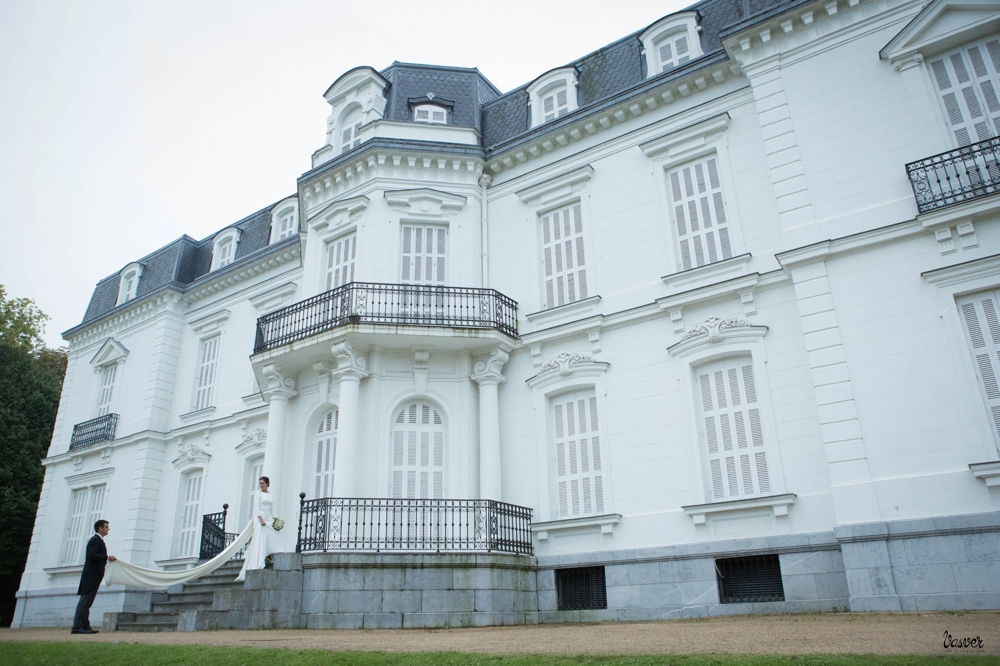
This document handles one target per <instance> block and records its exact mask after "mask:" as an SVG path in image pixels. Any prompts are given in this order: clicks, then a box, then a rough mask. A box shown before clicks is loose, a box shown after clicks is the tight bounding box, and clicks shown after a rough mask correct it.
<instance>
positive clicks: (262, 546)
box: [236, 476, 279, 581]
mask: <svg viewBox="0 0 1000 666" xmlns="http://www.w3.org/2000/svg"><path fill="white" fill-rule="evenodd" d="M257 485H258V486H259V487H260V492H258V493H256V494H255V495H254V500H253V516H254V517H253V520H256V521H258V522H259V524H258V525H254V531H253V536H252V537H251V538H250V544H249V545H248V546H247V550H246V555H244V557H243V568H242V569H241V570H240V575H239V576H237V577H236V580H238V581H241V580H244V579H245V578H246V574H247V571H250V570H251V569H263V568H264V560H265V559H267V556H268V555H271V554H272V553H275V552H277V550H278V547H279V546H278V543H279V540H278V533H277V531H275V529H274V527H273V525H272V523H274V515H273V513H272V512H273V510H274V497H272V496H271V493H270V492H269V491H268V487H269V486H270V485H271V480H270V479H268V478H267V477H266V476H262V477H260V480H259V481H258V482H257Z"/></svg>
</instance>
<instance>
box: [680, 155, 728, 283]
mask: <svg viewBox="0 0 1000 666" xmlns="http://www.w3.org/2000/svg"><path fill="white" fill-rule="evenodd" d="M667 182H668V188H667V189H668V190H669V192H670V200H671V204H672V207H673V214H674V224H676V225H677V242H678V245H679V247H680V253H681V266H682V267H683V270H687V269H689V268H694V267H696V266H704V265H705V264H711V263H713V262H716V261H719V260H720V259H728V258H730V257H731V256H733V248H732V243H731V242H730V239H729V222H728V220H727V218H726V203H725V199H724V197H723V195H722V183H721V181H720V180H719V166H718V163H717V161H716V158H715V157H714V156H713V157H707V158H704V159H700V160H697V161H695V162H690V163H688V164H685V165H683V166H681V167H678V168H676V169H674V170H672V171H670V172H669V173H668V174H667Z"/></svg>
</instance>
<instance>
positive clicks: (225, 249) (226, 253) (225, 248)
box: [218, 241, 233, 268]
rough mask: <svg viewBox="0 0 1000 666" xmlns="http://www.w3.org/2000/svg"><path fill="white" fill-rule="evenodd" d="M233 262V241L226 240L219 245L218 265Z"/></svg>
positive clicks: (226, 264)
mask: <svg viewBox="0 0 1000 666" xmlns="http://www.w3.org/2000/svg"><path fill="white" fill-rule="evenodd" d="M231 263H233V242H232V241H226V242H225V243H223V244H222V245H220V246H219V264H218V267H219V268H222V267H223V266H228V265H229V264H231Z"/></svg>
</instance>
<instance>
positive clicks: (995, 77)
mask: <svg viewBox="0 0 1000 666" xmlns="http://www.w3.org/2000/svg"><path fill="white" fill-rule="evenodd" d="M930 69H931V76H932V77H933V79H934V84H935V87H936V89H937V91H938V96H939V99H940V100H941V104H942V107H943V109H944V115H945V118H946V119H947V122H948V126H949V127H950V128H951V131H952V133H953V134H954V136H955V140H956V141H957V142H958V145H959V146H966V145H969V144H970V143H975V142H977V141H985V140H986V139H989V138H990V137H993V136H997V135H998V134H1000V39H997V38H992V39H987V40H984V41H982V42H978V43H975V44H971V45H967V46H964V47H962V48H961V49H958V50H957V51H954V52H952V53H949V54H947V55H945V56H942V57H940V58H937V59H935V60H932V61H931V63H930Z"/></svg>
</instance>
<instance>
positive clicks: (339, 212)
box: [306, 196, 371, 233]
mask: <svg viewBox="0 0 1000 666" xmlns="http://www.w3.org/2000/svg"><path fill="white" fill-rule="evenodd" d="M369 203H371V201H370V200H369V199H368V197H366V196H358V197H350V198H349V199H340V200H338V201H334V202H333V203H331V204H329V205H328V206H326V207H325V208H323V209H321V210H319V211H317V212H315V213H313V214H311V215H309V217H307V218H306V226H307V227H308V228H310V229H314V230H316V231H317V232H320V233H322V232H323V231H325V230H328V229H335V228H337V227H341V226H343V225H344V224H345V223H347V222H349V221H351V220H357V219H358V218H359V217H361V214H362V213H364V212H365V210H366V209H367V208H368V204H369Z"/></svg>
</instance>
